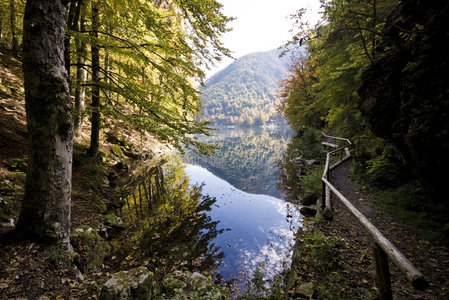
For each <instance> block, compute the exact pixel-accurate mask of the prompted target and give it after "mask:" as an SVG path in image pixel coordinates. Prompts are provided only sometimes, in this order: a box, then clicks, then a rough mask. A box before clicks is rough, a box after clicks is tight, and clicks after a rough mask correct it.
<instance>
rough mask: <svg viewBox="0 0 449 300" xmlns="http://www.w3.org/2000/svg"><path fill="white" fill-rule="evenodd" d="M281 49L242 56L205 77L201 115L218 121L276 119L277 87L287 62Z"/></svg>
mask: <svg viewBox="0 0 449 300" xmlns="http://www.w3.org/2000/svg"><path fill="white" fill-rule="evenodd" d="M280 54H281V50H279V49H275V50H271V51H267V52H258V53H252V54H248V55H246V56H243V57H241V58H239V59H238V60H236V61H235V62H233V63H232V64H230V65H229V66H228V67H227V68H225V69H224V70H222V71H220V72H218V73H217V74H215V75H214V76H212V77H211V78H210V79H209V80H207V81H206V85H205V87H204V88H202V89H201V91H202V93H203V95H202V97H201V98H202V100H203V116H204V117H205V118H206V119H208V120H210V121H213V122H215V123H216V124H217V125H229V124H233V125H262V124H265V123H272V122H279V121H280V116H279V115H278V113H277V112H276V106H277V104H278V103H279V98H278V96H277V91H278V87H279V81H280V80H282V79H283V78H284V77H285V76H286V74H287V72H288V66H289V64H290V58H289V56H288V55H285V56H283V57H279V55H280Z"/></svg>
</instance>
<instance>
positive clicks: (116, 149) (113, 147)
mask: <svg viewBox="0 0 449 300" xmlns="http://www.w3.org/2000/svg"><path fill="white" fill-rule="evenodd" d="M109 148H110V149H111V152H112V153H113V154H114V155H115V156H118V157H122V156H123V151H122V149H121V148H120V146H119V145H114V144H112V145H110V146H109Z"/></svg>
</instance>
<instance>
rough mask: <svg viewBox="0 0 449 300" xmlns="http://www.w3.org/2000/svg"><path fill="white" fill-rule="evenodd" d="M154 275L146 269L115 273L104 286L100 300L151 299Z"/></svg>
mask: <svg viewBox="0 0 449 300" xmlns="http://www.w3.org/2000/svg"><path fill="white" fill-rule="evenodd" d="M154 285H155V282H154V274H153V273H152V272H151V271H149V270H148V269H147V268H145V267H139V268H136V269H131V270H129V271H121V272H118V273H115V274H113V275H112V276H111V278H109V279H108V281H106V283H105V284H104V285H103V287H102V289H101V293H100V298H99V299H100V300H117V299H151V298H152V296H153V295H154V289H155V286H154Z"/></svg>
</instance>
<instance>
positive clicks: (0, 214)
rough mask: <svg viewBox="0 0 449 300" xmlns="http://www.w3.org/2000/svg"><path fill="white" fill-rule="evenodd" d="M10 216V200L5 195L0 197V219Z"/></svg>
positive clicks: (6, 218) (4, 219)
mask: <svg viewBox="0 0 449 300" xmlns="http://www.w3.org/2000/svg"><path fill="white" fill-rule="evenodd" d="M11 216H12V205H11V200H9V199H8V198H6V197H3V198H0V221H6V220H8V219H10V218H11Z"/></svg>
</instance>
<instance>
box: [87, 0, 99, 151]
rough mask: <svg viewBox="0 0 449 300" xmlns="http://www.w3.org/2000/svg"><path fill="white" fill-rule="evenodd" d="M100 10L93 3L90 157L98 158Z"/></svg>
mask: <svg viewBox="0 0 449 300" xmlns="http://www.w3.org/2000/svg"><path fill="white" fill-rule="evenodd" d="M99 23H100V22H99V18H98V8H97V6H96V5H95V4H94V3H92V32H91V35H92V37H93V39H92V46H91V51H92V82H93V86H92V104H91V107H92V118H91V123H92V127H91V132H90V147H89V151H88V152H89V155H90V156H93V157H95V156H97V154H98V148H99V143H100V122H101V107H100V48H99V47H98V44H97V43H98V32H97V31H98V27H99Z"/></svg>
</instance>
